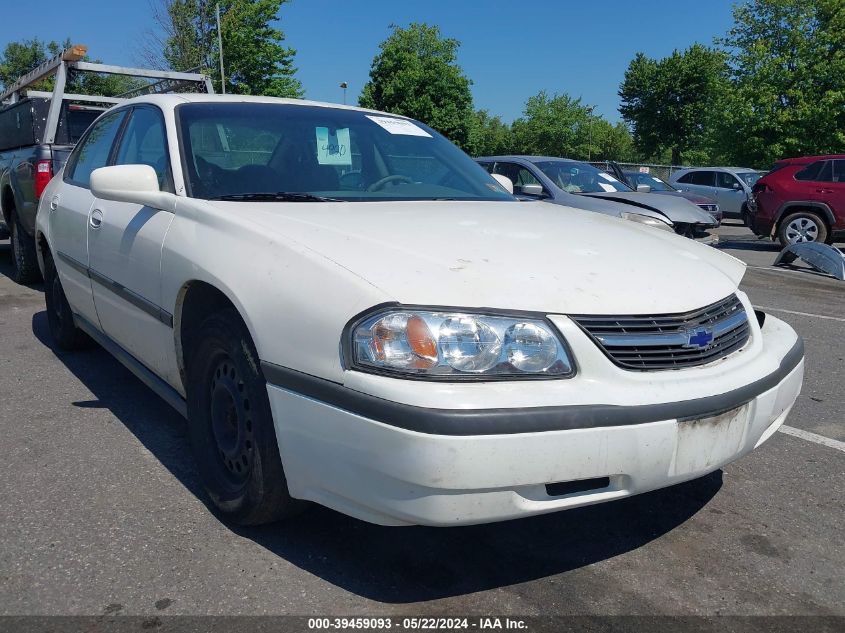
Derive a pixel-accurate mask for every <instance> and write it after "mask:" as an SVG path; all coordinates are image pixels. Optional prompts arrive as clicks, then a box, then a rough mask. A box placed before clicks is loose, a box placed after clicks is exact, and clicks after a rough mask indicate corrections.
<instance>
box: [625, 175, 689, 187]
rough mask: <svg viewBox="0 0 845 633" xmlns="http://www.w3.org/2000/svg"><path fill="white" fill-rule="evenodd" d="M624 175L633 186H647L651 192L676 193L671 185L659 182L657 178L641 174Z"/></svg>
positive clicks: (663, 181)
mask: <svg viewBox="0 0 845 633" xmlns="http://www.w3.org/2000/svg"><path fill="white" fill-rule="evenodd" d="M625 175H626V176H627V177H628V180H630V181H631V182H633V183H634V184H635V185H648V186H649V187H651V190H652V191H677V189H675V188H674V187H673V186H672V185H670V184H669V183H668V182H666V181H665V180H661V179H660V178H658V177H657V176H652V175H651V174H644V173H641V172H626V173H625Z"/></svg>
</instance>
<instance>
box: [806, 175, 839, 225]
mask: <svg viewBox="0 0 845 633" xmlns="http://www.w3.org/2000/svg"><path fill="white" fill-rule="evenodd" d="M812 184H813V185H815V187H814V191H813V199H814V200H818V201H820V202H824V203H825V204H826V205H827V206H829V207H830V210H831V211H833V215H834V217H835V219H836V224H835V227H836V229H837V230H840V229H843V228H845V160H842V159H837V160H829V161H827V165H825V168H824V169H823V170H822V172H821V174H820V176H819V180H818V181H817V182H814V183H812Z"/></svg>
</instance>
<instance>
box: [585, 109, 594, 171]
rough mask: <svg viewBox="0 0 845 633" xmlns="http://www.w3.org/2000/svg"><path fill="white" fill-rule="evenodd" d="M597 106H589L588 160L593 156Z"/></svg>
mask: <svg viewBox="0 0 845 633" xmlns="http://www.w3.org/2000/svg"><path fill="white" fill-rule="evenodd" d="M594 107H595V106H588V107H587V130H588V131H589V132H588V133H589V140H588V141H587V162H588V163H589V162H590V159H591V158H592V157H593V108H594Z"/></svg>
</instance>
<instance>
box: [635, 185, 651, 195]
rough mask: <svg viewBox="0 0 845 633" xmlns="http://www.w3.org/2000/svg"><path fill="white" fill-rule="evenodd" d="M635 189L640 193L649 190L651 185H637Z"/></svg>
mask: <svg viewBox="0 0 845 633" xmlns="http://www.w3.org/2000/svg"><path fill="white" fill-rule="evenodd" d="M637 191H638V192H640V193H648V192H650V191H651V185H637Z"/></svg>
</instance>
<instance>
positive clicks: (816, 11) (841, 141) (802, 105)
mask: <svg viewBox="0 0 845 633" xmlns="http://www.w3.org/2000/svg"><path fill="white" fill-rule="evenodd" d="M733 17H734V26H733V28H731V30H730V31H729V32H728V34H727V36H726V37H725V38H723V39H721V40H719V43H721V44H722V45H724V46H726V47H727V51H728V53H729V55H730V57H729V65H730V70H731V77H732V80H733V84H734V90H733V91H732V92H731V94H730V95H729V98H728V99H726V102H725V107H724V115H723V125H722V126H721V129H720V132H721V134H720V144H719V149H720V154H721V155H722V156H724V157H725V158H726V159H727V160H730V161H731V162H736V163H740V164H746V165H751V166H756V167H767V166H769V165H771V163H772V162H773V161H775V160H777V159H779V158H783V157H786V156H796V155H808V154H821V153H839V152H843V151H845V106H843V104H845V3H843V2H842V0H750V1H747V2H744V3H743V4H740V5H737V6H736V7H735V8H734V12H733Z"/></svg>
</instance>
